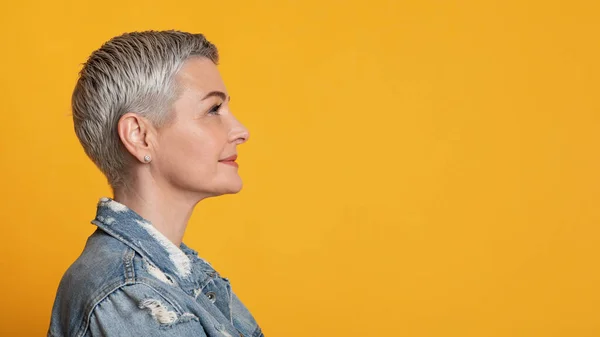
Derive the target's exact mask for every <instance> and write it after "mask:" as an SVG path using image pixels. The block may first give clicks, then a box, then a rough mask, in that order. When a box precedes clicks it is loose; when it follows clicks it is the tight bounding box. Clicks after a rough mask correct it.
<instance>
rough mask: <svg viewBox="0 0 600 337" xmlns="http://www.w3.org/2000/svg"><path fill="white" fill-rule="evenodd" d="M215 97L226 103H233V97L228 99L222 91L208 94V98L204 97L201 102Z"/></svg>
mask: <svg viewBox="0 0 600 337" xmlns="http://www.w3.org/2000/svg"><path fill="white" fill-rule="evenodd" d="M214 96H217V97H219V98H221V99H222V100H224V101H227V100H229V101H231V96H229V99H228V98H227V95H225V93H224V92H222V91H211V92H209V93H208V94H206V96H204V97H202V99H201V101H204V100H205V99H207V98H209V97H214Z"/></svg>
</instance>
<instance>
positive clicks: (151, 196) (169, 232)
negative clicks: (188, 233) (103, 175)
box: [113, 181, 202, 247]
mask: <svg viewBox="0 0 600 337" xmlns="http://www.w3.org/2000/svg"><path fill="white" fill-rule="evenodd" d="M113 199H114V200H115V201H118V202H120V203H122V204H123V205H125V206H127V207H129V208H130V209H131V210H133V211H134V212H136V213H137V214H139V215H140V216H141V217H143V218H144V219H146V220H149V221H150V222H151V223H152V225H153V226H154V228H156V229H157V230H158V231H159V232H161V233H162V234H163V235H164V236H166V237H167V238H168V239H169V240H170V241H171V242H173V244H175V246H177V247H179V246H180V245H181V242H182V241H183V235H184V234H185V230H186V228H187V225H188V221H189V219H190V217H191V216H192V212H193V210H194V207H195V206H196V204H197V203H198V202H199V201H200V200H202V198H198V196H197V195H196V196H192V195H191V193H184V192H181V191H175V190H173V189H170V188H163V187H161V186H160V185H159V184H157V182H156V181H153V182H152V183H149V184H135V183H134V184H133V185H131V186H130V187H128V188H126V189H125V188H122V189H116V190H114V198H113Z"/></svg>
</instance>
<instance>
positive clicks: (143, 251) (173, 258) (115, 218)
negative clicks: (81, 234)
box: [91, 197, 196, 279]
mask: <svg viewBox="0 0 600 337" xmlns="http://www.w3.org/2000/svg"><path fill="white" fill-rule="evenodd" d="M91 223H92V224H94V225H96V226H98V227H100V228H101V229H102V230H103V231H105V232H106V233H108V234H109V235H111V236H113V237H115V238H116V239H118V240H120V241H121V242H123V243H125V244H126V245H128V246H130V247H131V248H132V249H134V250H135V251H136V252H138V253H139V254H140V255H142V256H143V257H144V258H146V259H148V260H150V261H151V262H152V263H153V264H154V265H155V266H156V267H158V268H159V269H161V270H163V271H165V272H168V273H170V274H171V275H177V276H178V277H179V278H181V279H188V278H189V276H190V275H191V273H192V260H191V259H190V256H191V255H196V252H195V251H194V250H192V249H190V248H189V247H187V246H186V245H185V244H184V243H181V245H180V246H179V247H177V246H176V245H175V244H173V243H172V242H171V241H170V240H169V239H168V238H167V237H166V236H164V235H163V234H162V233H161V232H159V231H158V230H157V229H156V228H155V227H154V226H152V223H150V221H149V220H147V219H144V218H143V217H141V216H140V215H139V214H137V213H136V212H134V211H133V210H131V209H130V208H129V207H127V206H125V205H124V204H121V203H119V202H118V201H115V200H113V199H111V198H107V197H102V198H100V200H99V201H98V205H97V211H96V218H95V219H94V220H92V221H91Z"/></svg>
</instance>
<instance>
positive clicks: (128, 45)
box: [71, 30, 219, 190]
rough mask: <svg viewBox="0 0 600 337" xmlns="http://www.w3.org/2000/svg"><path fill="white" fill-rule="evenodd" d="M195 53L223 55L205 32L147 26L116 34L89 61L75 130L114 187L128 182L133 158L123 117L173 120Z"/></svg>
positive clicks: (75, 104)
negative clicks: (182, 75) (181, 75)
mask: <svg viewBox="0 0 600 337" xmlns="http://www.w3.org/2000/svg"><path fill="white" fill-rule="evenodd" d="M192 56H201V57H206V58H208V59H210V60H212V61H213V63H215V64H217V63H218V61H219V54H218V51H217V48H216V47H215V45H213V44H212V43H210V42H209V41H207V40H206V38H205V37H204V35H202V34H191V33H186V32H181V31H175V30H168V31H143V32H131V33H125V34H123V35H120V36H117V37H114V38H112V39H111V40H109V41H107V42H106V43H104V44H103V45H102V46H101V47H100V48H99V49H98V50H96V51H94V52H93V53H92V54H91V55H90V57H89V59H88V60H87V62H86V63H85V64H84V65H83V68H82V69H81V71H80V73H79V80H78V81H77V84H76V85H75V90H74V91H73V96H72V102H71V103H72V109H73V122H74V127H75V133H76V134H77V137H78V138H79V141H80V142H81V145H82V146H83V149H84V150H85V153H86V154H87V155H88V157H90V159H91V160H92V161H93V162H94V163H95V164H96V166H98V168H99V169H100V171H102V173H104V175H105V176H106V178H107V180H108V183H109V184H110V186H111V187H112V188H113V190H114V189H116V188H118V187H125V186H126V185H127V178H128V172H127V171H128V168H129V165H130V162H131V159H132V156H131V154H130V153H129V152H128V151H127V150H126V149H125V147H124V146H123V144H122V142H121V140H120V138H119V135H118V133H117V123H118V121H119V119H120V118H121V116H123V115H124V114H125V113H127V112H135V113H138V114H140V115H142V116H144V117H146V118H148V120H150V121H151V122H152V123H153V125H154V126H155V127H157V128H159V127H161V126H164V125H166V124H168V123H169V122H170V121H171V120H172V117H173V116H172V114H171V113H170V112H171V106H172V104H173V102H174V101H175V100H176V99H177V97H178V95H179V90H178V88H177V83H175V74H176V73H177V72H178V71H179V69H180V68H181V66H182V65H183V63H184V62H185V61H186V60H187V59H188V58H190V57H192Z"/></svg>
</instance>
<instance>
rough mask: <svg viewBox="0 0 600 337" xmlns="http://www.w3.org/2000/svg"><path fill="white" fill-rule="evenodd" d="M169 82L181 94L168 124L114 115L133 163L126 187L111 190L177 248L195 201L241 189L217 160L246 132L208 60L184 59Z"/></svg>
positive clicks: (232, 169)
mask: <svg viewBox="0 0 600 337" xmlns="http://www.w3.org/2000/svg"><path fill="white" fill-rule="evenodd" d="M175 80H176V81H177V83H178V85H179V87H180V88H182V92H181V94H180V96H179V97H178V99H177V100H176V101H175V103H174V104H173V107H172V108H173V110H172V113H173V114H174V120H173V121H172V123H170V124H168V125H167V126H164V127H162V128H160V129H157V128H155V127H153V125H152V123H151V122H150V121H149V120H147V119H146V118H144V117H142V116H140V115H138V114H136V113H132V112H129V113H126V114H125V115H123V116H122V117H121V118H120V120H119V123H118V127H117V129H118V134H119V137H120V138H121V141H122V142H123V145H124V146H125V148H126V149H127V150H128V151H129V152H130V153H131V155H132V156H133V157H134V158H135V159H136V162H135V163H134V164H133V167H132V168H131V170H132V172H131V173H132V174H131V181H130V187H129V188H128V189H116V190H115V191H114V194H115V196H114V200H116V201H118V202H120V203H122V204H124V205H127V207H129V208H131V209H132V210H133V211H135V212H136V213H138V214H139V215H140V216H142V217H144V218H145V219H147V220H149V221H150V222H151V223H152V225H153V226H154V227H156V229H158V230H159V231H160V232H161V233H162V234H163V235H165V236H166V237H167V238H168V239H169V240H171V242H173V243H174V244H175V245H176V246H179V245H180V244H181V241H182V239H183V235H184V233H185V229H186V227H187V224H188V221H189V219H190V217H191V215H192V212H193V210H194V207H195V206H196V204H197V203H198V202H200V201H201V200H203V199H205V198H209V197H214V196H218V195H223V194H233V193H237V192H239V191H240V190H241V188H242V179H241V178H240V176H239V175H238V168H237V167H235V166H231V165H227V164H224V163H222V162H219V160H221V159H224V158H226V157H229V156H231V155H233V154H237V153H238V152H237V146H238V145H239V144H242V143H245V142H246V141H247V140H248V137H249V132H248V130H247V129H246V127H244V125H242V124H241V123H240V122H239V121H238V120H237V119H236V118H235V117H234V116H233V114H232V113H231V111H230V110H229V104H228V103H229V99H230V98H229V94H228V93H227V89H226V88H225V84H224V83H223V80H222V78H221V75H220V74H219V71H218V69H217V67H216V65H215V64H214V63H213V62H212V61H211V60H209V59H207V58H204V57H192V58H190V59H188V60H187V61H186V62H185V64H184V65H183V67H182V68H181V69H180V71H179V72H178V73H177V75H176V77H175ZM219 105H220V107H219ZM145 155H150V157H151V161H150V162H149V163H145V162H144V156H145Z"/></svg>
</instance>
